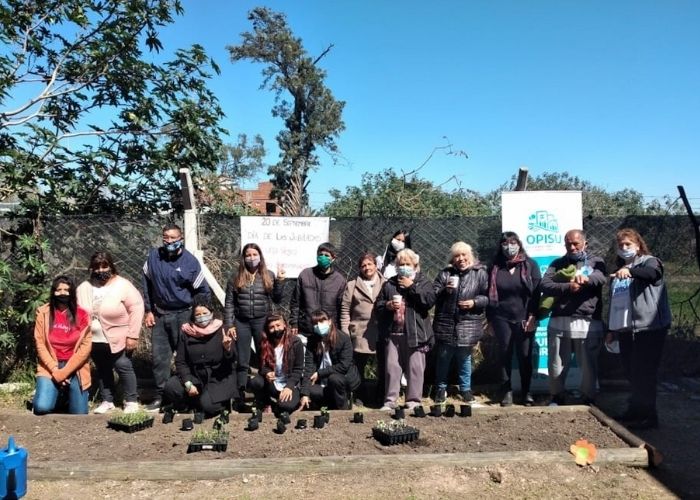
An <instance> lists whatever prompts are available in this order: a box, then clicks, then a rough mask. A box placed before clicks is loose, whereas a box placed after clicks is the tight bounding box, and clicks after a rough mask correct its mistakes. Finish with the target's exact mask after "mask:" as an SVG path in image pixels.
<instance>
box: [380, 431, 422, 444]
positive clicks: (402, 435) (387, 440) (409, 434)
mask: <svg viewBox="0 0 700 500" xmlns="http://www.w3.org/2000/svg"><path fill="white" fill-rule="evenodd" d="M419 434H420V430H418V429H416V428H415V427H405V428H403V429H399V430H383V429H377V428H376V427H373V428H372V437H374V439H376V440H377V441H379V442H380V443H381V444H383V445H384V446H393V445H395V444H404V443H410V442H411V441H415V440H416V439H418V435H419Z"/></svg>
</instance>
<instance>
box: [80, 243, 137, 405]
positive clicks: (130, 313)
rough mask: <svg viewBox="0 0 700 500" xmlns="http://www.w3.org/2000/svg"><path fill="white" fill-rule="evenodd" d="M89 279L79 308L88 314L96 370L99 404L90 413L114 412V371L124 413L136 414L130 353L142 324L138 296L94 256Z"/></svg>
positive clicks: (110, 263)
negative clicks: (119, 387) (120, 389)
mask: <svg viewBox="0 0 700 500" xmlns="http://www.w3.org/2000/svg"><path fill="white" fill-rule="evenodd" d="M89 270H90V278H89V279H88V280H86V281H83V282H82V283H81V284H80V286H79V287H78V304H79V305H80V307H82V308H84V309H85V310H86V311H89V312H90V313H91V318H92V320H91V322H90V329H91V331H92V360H93V361H94V362H95V367H96V368H97V375H98V380H99V384H100V395H101V396H102V403H101V404H100V405H99V406H98V407H97V408H96V409H95V410H94V411H93V413H98V414H102V413H107V412H109V411H112V410H113V409H114V391H115V384H114V371H115V370H116V372H117V374H118V375H119V381H120V382H121V384H122V387H123V389H124V413H134V412H136V411H138V409H139V404H138V402H137V396H138V395H137V392H136V374H135V373H134V366H133V365H132V364H131V353H132V352H133V350H134V349H136V346H137V345H138V342H139V333H140V331H141V322H142V321H143V315H144V311H143V298H142V297H141V293H139V291H138V290H137V289H136V287H134V285H132V284H131V282H130V281H129V280H127V279H125V278H122V277H121V276H119V275H118V274H117V268H116V266H115V265H114V259H112V256H111V255H110V254H108V253H107V252H97V253H95V254H94V255H93V256H92V258H91V259H90V269H89Z"/></svg>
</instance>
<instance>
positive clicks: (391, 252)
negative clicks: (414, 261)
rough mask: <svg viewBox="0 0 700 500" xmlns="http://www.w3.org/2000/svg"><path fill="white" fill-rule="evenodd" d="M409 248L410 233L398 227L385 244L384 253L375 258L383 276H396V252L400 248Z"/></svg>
mask: <svg viewBox="0 0 700 500" xmlns="http://www.w3.org/2000/svg"><path fill="white" fill-rule="evenodd" d="M410 248H411V233H409V232H408V231H407V230H405V229H399V230H398V231H396V232H395V233H394V234H393V235H392V237H391V241H390V242H389V244H388V245H387V246H386V250H385V251H384V255H383V256H382V257H381V258H378V259H377V267H378V268H379V270H380V271H381V273H382V276H384V277H385V278H387V279H388V278H391V277H392V276H396V268H397V264H396V254H398V253H399V252H400V251H401V250H404V249H410Z"/></svg>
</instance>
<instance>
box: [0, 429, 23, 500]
mask: <svg viewBox="0 0 700 500" xmlns="http://www.w3.org/2000/svg"><path fill="white" fill-rule="evenodd" d="M26 494H27V450H25V449H24V448H18V447H17V446H15V439H14V438H13V437H12V436H10V439H9V440H8V441H7V448H3V449H2V450H0V498H3V499H8V500H9V499H16V498H22V497H23V496H24V495H26Z"/></svg>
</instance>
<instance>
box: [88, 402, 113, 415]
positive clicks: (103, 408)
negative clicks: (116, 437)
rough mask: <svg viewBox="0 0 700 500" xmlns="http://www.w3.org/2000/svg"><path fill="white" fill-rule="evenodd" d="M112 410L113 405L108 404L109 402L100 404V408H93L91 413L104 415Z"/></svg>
mask: <svg viewBox="0 0 700 500" xmlns="http://www.w3.org/2000/svg"><path fill="white" fill-rule="evenodd" d="M112 410H114V403H110V402H109V401H102V402H101V403H100V406H98V407H97V408H95V409H94V410H93V411H92V413H96V414H98V415H103V414H105V413H109V412H110V411H112Z"/></svg>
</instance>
